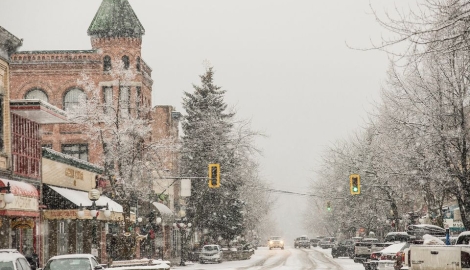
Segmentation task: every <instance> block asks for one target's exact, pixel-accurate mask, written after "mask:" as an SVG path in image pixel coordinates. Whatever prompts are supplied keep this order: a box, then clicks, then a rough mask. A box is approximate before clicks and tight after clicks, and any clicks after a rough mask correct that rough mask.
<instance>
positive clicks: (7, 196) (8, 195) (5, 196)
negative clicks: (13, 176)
mask: <svg viewBox="0 0 470 270" xmlns="http://www.w3.org/2000/svg"><path fill="white" fill-rule="evenodd" d="M2 190H6V191H7V193H3V201H4V202H5V204H4V206H3V207H2V208H5V207H6V206H7V204H10V203H12V202H14V201H15V195H13V193H11V186H10V182H8V183H7V186H6V187H0V191H2Z"/></svg>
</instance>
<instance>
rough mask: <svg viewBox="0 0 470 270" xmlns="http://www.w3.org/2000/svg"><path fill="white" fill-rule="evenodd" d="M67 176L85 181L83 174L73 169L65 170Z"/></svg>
mask: <svg viewBox="0 0 470 270" xmlns="http://www.w3.org/2000/svg"><path fill="white" fill-rule="evenodd" d="M65 176H67V177H70V178H74V179H78V180H83V172H81V171H79V170H74V169H72V168H66V169H65Z"/></svg>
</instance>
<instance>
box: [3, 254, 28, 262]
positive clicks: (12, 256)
mask: <svg viewBox="0 0 470 270" xmlns="http://www.w3.org/2000/svg"><path fill="white" fill-rule="evenodd" d="M17 258H24V256H23V254H21V253H15V252H3V253H0V262H11V261H13V260H15V259H17Z"/></svg>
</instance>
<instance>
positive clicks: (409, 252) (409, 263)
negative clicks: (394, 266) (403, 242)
mask: <svg viewBox="0 0 470 270" xmlns="http://www.w3.org/2000/svg"><path fill="white" fill-rule="evenodd" d="M408 266H411V249H410V250H408Z"/></svg>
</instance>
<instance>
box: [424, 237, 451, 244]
mask: <svg viewBox="0 0 470 270" xmlns="http://www.w3.org/2000/svg"><path fill="white" fill-rule="evenodd" d="M423 240H424V242H423V245H445V244H446V243H444V241H442V240H441V239H439V238H437V237H435V236H432V235H429V234H425V235H423Z"/></svg>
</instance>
